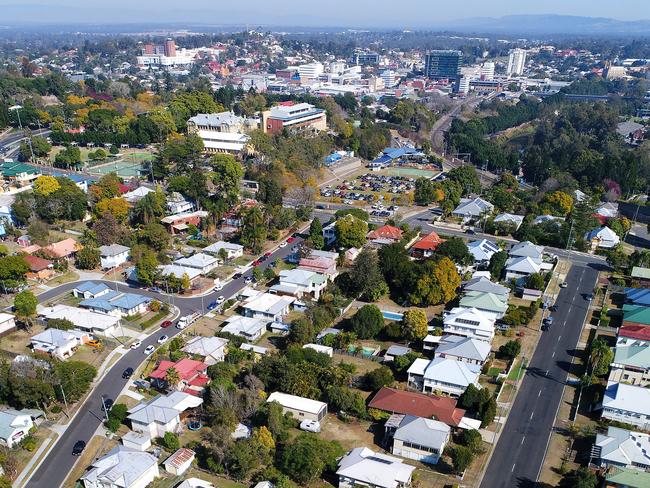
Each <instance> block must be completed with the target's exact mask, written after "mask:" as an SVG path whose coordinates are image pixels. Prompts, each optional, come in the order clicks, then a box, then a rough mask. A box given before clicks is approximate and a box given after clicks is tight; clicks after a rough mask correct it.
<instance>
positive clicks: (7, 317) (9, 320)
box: [0, 312, 16, 336]
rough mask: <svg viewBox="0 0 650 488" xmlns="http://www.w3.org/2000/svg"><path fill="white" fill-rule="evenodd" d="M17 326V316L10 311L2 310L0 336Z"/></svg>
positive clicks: (0, 313)
mask: <svg viewBox="0 0 650 488" xmlns="http://www.w3.org/2000/svg"><path fill="white" fill-rule="evenodd" d="M15 328H16V317H15V316H14V315H12V314H10V313H5V312H0V336H2V335H3V334H6V333H7V332H10V331H12V330H14V329H15Z"/></svg>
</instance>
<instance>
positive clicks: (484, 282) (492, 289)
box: [463, 276, 510, 300]
mask: <svg viewBox="0 0 650 488" xmlns="http://www.w3.org/2000/svg"><path fill="white" fill-rule="evenodd" d="M463 290H464V291H466V292H468V291H477V292H481V293H493V294H494V295H498V296H501V297H504V299H505V300H507V299H508V295H510V288H508V287H507V286H503V285H500V284H498V283H494V282H493V281H490V279H489V278H486V277H485V276H478V277H476V278H472V279H471V280H469V281H466V282H465V283H464V284H463Z"/></svg>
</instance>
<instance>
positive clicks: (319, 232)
mask: <svg viewBox="0 0 650 488" xmlns="http://www.w3.org/2000/svg"><path fill="white" fill-rule="evenodd" d="M309 240H310V241H311V243H312V246H314V249H323V246H324V245H325V239H324V238H323V225H322V224H321V222H320V220H319V219H318V218H314V220H312V221H311V224H310V225H309Z"/></svg>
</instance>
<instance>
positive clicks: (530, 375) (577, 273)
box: [481, 264, 598, 488]
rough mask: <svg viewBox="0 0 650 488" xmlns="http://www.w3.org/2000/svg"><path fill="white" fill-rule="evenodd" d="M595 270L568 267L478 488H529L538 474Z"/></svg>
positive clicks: (593, 284)
mask: <svg viewBox="0 0 650 488" xmlns="http://www.w3.org/2000/svg"><path fill="white" fill-rule="evenodd" d="M597 277H598V270H597V265H591V266H577V265H575V264H574V266H573V267H572V268H571V271H570V272H569V274H568V275H567V278H566V282H567V284H568V286H567V287H566V288H563V289H562V290H561V291H560V293H559V295H558V298H557V301H556V305H557V306H558V310H557V312H554V313H552V314H551V316H552V317H553V325H552V326H551V328H550V330H548V331H546V332H543V333H542V337H541V338H540V340H539V343H538V345H537V349H536V350H535V353H534V354H533V357H532V360H531V361H530V363H529V365H528V367H527V369H526V375H525V377H524V379H523V381H522V384H521V386H520V389H519V392H518V394H517V397H516V399H515V403H514V405H513V407H512V409H511V411H510V414H509V416H508V420H507V422H506V424H505V426H504V428H503V431H502V433H501V437H500V438H499V441H498V442H497V445H496V449H495V451H494V453H493V455H492V458H491V460H490V464H489V465H488V468H487V471H486V473H485V476H484V477H483V481H482V483H481V488H512V487H520V488H525V487H531V488H532V487H533V486H535V485H536V482H537V478H538V476H539V473H540V472H541V467H542V464H543V462H544V457H545V454H546V446H547V444H548V440H549V437H550V435H551V430H552V427H553V423H554V421H555V415H556V413H557V409H558V407H559V404H560V401H561V400H562V390H563V387H564V384H565V383H566V379H567V375H568V371H569V368H570V365H571V359H572V356H573V353H574V350H575V347H576V345H577V343H578V340H579V338H580V331H581V329H582V325H583V322H584V320H585V316H586V314H587V310H588V307H589V302H588V301H587V300H585V298H584V297H583V295H584V294H586V293H591V292H592V291H593V289H594V287H595V285H596V280H597Z"/></svg>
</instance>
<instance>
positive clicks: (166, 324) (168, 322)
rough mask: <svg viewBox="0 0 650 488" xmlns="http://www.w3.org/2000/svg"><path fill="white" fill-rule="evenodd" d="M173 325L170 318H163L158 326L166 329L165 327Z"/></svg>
mask: <svg viewBox="0 0 650 488" xmlns="http://www.w3.org/2000/svg"><path fill="white" fill-rule="evenodd" d="M172 325H173V323H172V321H171V320H165V321H164V322H163V323H162V324H160V327H162V328H163V329H166V328H167V327H171V326H172Z"/></svg>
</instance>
